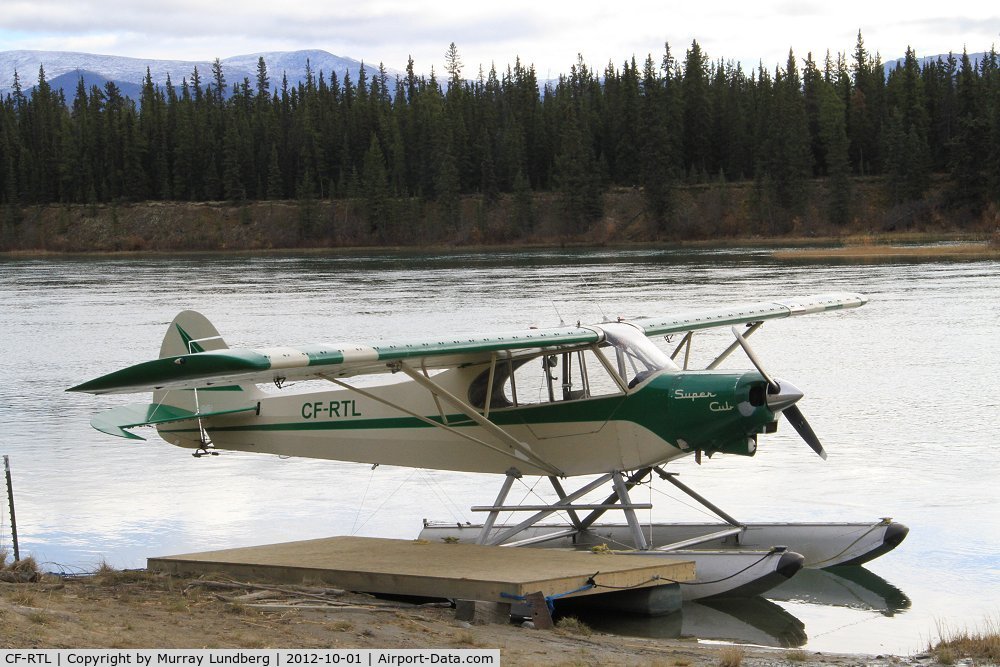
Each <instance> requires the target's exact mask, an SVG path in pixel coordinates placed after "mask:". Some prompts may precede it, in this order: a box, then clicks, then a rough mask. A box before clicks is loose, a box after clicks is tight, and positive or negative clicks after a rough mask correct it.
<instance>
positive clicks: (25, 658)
mask: <svg viewBox="0 0 1000 667" xmlns="http://www.w3.org/2000/svg"><path fill="white" fill-rule="evenodd" d="M499 664H500V649H432V648H428V649H402V648H401V649H336V650H333V649H318V650H299V649H164V650H155V649H37V650H36V649H0V667H2V666H4V665H13V666H15V667H29V666H30V667H125V666H128V667H213V666H215V665H236V666H238V667H242V666H248V665H258V666H260V667H294V666H296V665H300V666H305V665H317V666H325V665H360V666H362V667H364V666H367V667H378V666H380V665H393V666H400V667H402V666H403V665H499Z"/></svg>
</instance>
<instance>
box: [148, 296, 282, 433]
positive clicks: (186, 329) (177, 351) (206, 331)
mask: <svg viewBox="0 0 1000 667" xmlns="http://www.w3.org/2000/svg"><path fill="white" fill-rule="evenodd" d="M228 347H229V346H228V345H226V341H225V340H223V338H222V336H221V335H219V332H218V330H216V328H215V326H213V325H212V323H211V322H209V321H208V318H207V317H205V316H204V315H202V314H201V313H199V312H196V311H194V310H185V311H182V312H180V313H179V314H178V315H177V317H175V318H174V320H173V322H171V323H170V327H169V328H168V329H167V333H166V335H165V336H164V337H163V343H162V344H161V345H160V358H161V359H163V358H164V357H174V356H178V355H182V354H192V353H196V352H208V351H211V350H224V349H226V348H228ZM263 395H264V392H262V391H261V390H260V389H258V388H257V387H256V385H253V384H234V385H228V386H224V387H214V386H213V387H208V388H205V389H198V390H191V389H181V390H173V391H168V390H162V389H161V390H157V391H154V392H153V404H155V405H168V406H173V407H177V408H181V409H182V410H189V411H191V412H193V413H201V414H204V413H211V412H216V413H220V412H225V411H227V410H235V409H243V408H245V407H246V406H247V405H251V404H253V403H255V402H256V401H258V400H259V399H260V397H261V396H263ZM181 426H182V425H179V424H163V425H160V426H157V430H158V431H159V432H160V437H162V438H163V439H164V440H167V441H169V442H172V443H174V444H177V445H182V446H184V445H187V446H194V445H195V442H194V441H198V440H200V438H199V434H198V433H192V432H190V431H191V429H190V428H188V429H184V428H182V427H181ZM189 440H190V441H192V442H186V441H189ZM182 441H184V442H182Z"/></svg>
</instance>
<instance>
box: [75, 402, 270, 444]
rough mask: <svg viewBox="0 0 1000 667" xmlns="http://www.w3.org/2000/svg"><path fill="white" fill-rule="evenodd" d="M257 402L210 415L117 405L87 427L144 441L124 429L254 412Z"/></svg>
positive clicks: (154, 406) (148, 405)
mask: <svg viewBox="0 0 1000 667" xmlns="http://www.w3.org/2000/svg"><path fill="white" fill-rule="evenodd" d="M257 405H258V404H257V403H254V404H253V405H250V406H246V407H241V408H233V409H230V410H215V411H212V412H192V411H191V410H185V409H183V408H177V407H174V406H172V405H162V404H160V405H158V404H156V403H133V404H131V405H121V406H119V407H117V408H112V409H111V410H106V411H105V412H102V413H100V414H98V415H94V418H93V419H91V420H90V425H91V426H93V427H94V428H96V429H97V430H98V431H100V432H102V433H107V434H108V435H115V436H118V437H119V438H130V439H132V440H145V438H143V437H141V436H138V435H136V434H135V433H130V432H128V431H126V430H125V429H128V428H134V427H136V426H153V425H155V424H167V423H170V422H179V421H186V420H188V419H198V418H201V417H214V416H217V415H229V414H233V413H236V412H250V411H253V410H257Z"/></svg>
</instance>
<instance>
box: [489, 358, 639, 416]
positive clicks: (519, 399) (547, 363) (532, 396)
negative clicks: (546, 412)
mask: <svg viewBox="0 0 1000 667" xmlns="http://www.w3.org/2000/svg"><path fill="white" fill-rule="evenodd" d="M615 393H621V389H620V388H619V386H618V384H617V383H616V382H615V381H614V380H613V379H612V378H611V376H610V375H609V374H608V371H607V369H606V368H605V366H604V364H602V363H601V361H600V360H599V359H598V358H597V357H596V353H595V352H594V350H593V349H591V348H587V349H583V350H575V351H573V352H557V353H555V354H547V355H544V356H541V357H534V358H532V359H530V360H529V361H527V362H526V363H524V364H522V365H521V366H519V367H518V368H517V369H516V370H515V371H514V377H513V379H511V378H508V379H507V381H506V382H505V384H504V387H503V395H504V396H505V397H506V398H507V399H508V400H509V401H510V402H511V403H512V404H516V405H533V404H537V403H551V402H555V401H576V400H581V399H585V398H591V397H593V396H603V395H608V394H615Z"/></svg>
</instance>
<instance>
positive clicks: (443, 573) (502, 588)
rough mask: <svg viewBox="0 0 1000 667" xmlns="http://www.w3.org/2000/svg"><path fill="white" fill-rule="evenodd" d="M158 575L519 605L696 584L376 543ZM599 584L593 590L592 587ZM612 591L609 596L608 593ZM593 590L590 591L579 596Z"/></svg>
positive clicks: (303, 547) (468, 547) (631, 563)
mask: <svg viewBox="0 0 1000 667" xmlns="http://www.w3.org/2000/svg"><path fill="white" fill-rule="evenodd" d="M148 567H149V569H150V570H156V571H161V572H170V573H173V574H180V575H187V576H192V575H193V576H199V575H205V574H209V573H213V574H225V575H228V576H231V577H235V578H238V579H243V580H265V581H276V582H283V583H301V582H303V581H309V582H317V583H318V582H322V583H324V584H327V585H331V586H336V587H338V588H345V589H347V590H352V591H359V592H366V593H383V594H392V595H414V596H420V597H434V598H453V599H462V600H483V601H492V602H508V603H509V602H511V600H512V598H513V599H517V598H518V597H519V596H526V595H528V594H530V593H536V592H539V591H541V592H542V593H544V594H545V595H546V596H551V595H557V596H558V595H563V594H566V593H569V592H570V591H575V592H573V593H570V595H568V596H567V597H570V596H584V595H593V594H600V593H608V592H610V591H613V590H620V589H624V588H649V587H654V586H660V585H663V584H669V583H672V582H678V581H690V580H692V579H694V574H695V572H694V563H693V562H692V561H684V560H679V559H674V558H670V557H664V556H629V555H609V554H594V553H590V552H579V551H562V550H558V549H515V548H505V547H489V546H478V545H474V544H445V543H429V542H426V541H422V540H390V539H382V538H374V537H329V538H324V539H318V540H305V541H301V542H285V543H281V544H268V545H264V546H257V547H244V548H238V549H224V550H221V551H206V552H202V553H193V554H183V555H179V556H163V557H159V558H150V559H148ZM591 578H592V579H593V581H594V582H595V583H596V584H598V585H597V586H596V587H590V588H586V585H587V583H588V581H590V580H591ZM605 587H606V588H605ZM581 588H585V590H577V589H581Z"/></svg>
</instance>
